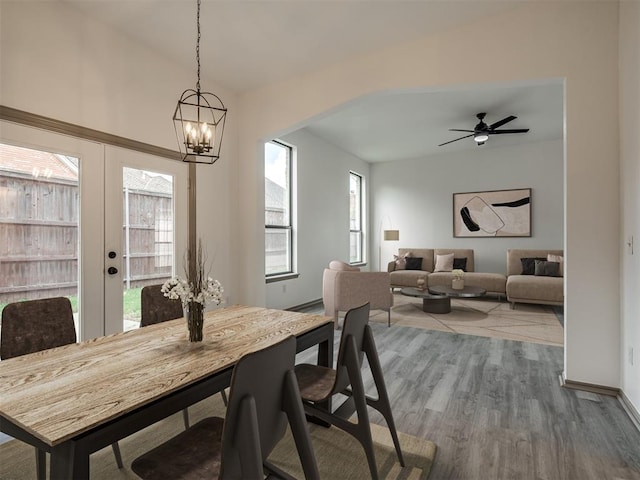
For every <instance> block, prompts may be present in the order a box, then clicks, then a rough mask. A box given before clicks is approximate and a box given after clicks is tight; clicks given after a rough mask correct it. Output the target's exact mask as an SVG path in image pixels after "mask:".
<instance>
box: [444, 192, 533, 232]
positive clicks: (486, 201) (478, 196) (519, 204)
mask: <svg viewBox="0 0 640 480" xmlns="http://www.w3.org/2000/svg"><path fill="white" fill-rule="evenodd" d="M453 236H454V237H530V236H531V189H530V188H523V189H519V190H494V191H489V192H470V193H454V194H453Z"/></svg>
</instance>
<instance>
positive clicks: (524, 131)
mask: <svg viewBox="0 0 640 480" xmlns="http://www.w3.org/2000/svg"><path fill="white" fill-rule="evenodd" d="M528 131H529V129H528V128H516V129H514V130H489V131H488V132H487V133H488V134H489V135H496V134H500V133H527V132H528Z"/></svg>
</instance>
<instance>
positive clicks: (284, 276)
mask: <svg viewBox="0 0 640 480" xmlns="http://www.w3.org/2000/svg"><path fill="white" fill-rule="evenodd" d="M299 276H300V274H299V273H285V274H282V275H274V276H272V277H266V278H265V282H266V283H275V282H282V281H284V280H292V279H294V278H298V277H299Z"/></svg>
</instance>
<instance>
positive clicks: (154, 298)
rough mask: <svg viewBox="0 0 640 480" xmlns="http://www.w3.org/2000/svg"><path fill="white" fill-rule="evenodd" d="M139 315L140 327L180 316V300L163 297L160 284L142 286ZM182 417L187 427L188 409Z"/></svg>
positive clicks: (225, 402)
mask: <svg viewBox="0 0 640 480" xmlns="http://www.w3.org/2000/svg"><path fill="white" fill-rule="evenodd" d="M140 306H141V310H142V311H141V317H140V327H146V326H147V325H153V324H156V323H162V322H167V321H169V320H175V319H176V318H182V317H183V316H184V312H183V310H182V302H181V301H180V300H172V299H170V298H169V297H165V296H164V293H163V292H162V285H147V286H146V287H142V292H140ZM220 394H221V395H222V401H223V402H224V404H225V405H226V404H227V394H226V393H225V392H224V390H222V391H221V392H220ZM182 419H183V421H184V428H189V410H187V409H186V408H185V409H184V410H182Z"/></svg>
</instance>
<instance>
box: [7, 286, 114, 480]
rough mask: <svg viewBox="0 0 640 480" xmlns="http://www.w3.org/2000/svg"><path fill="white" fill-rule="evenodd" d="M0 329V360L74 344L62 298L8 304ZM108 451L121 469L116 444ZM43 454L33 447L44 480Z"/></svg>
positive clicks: (70, 318) (69, 314)
mask: <svg viewBox="0 0 640 480" xmlns="http://www.w3.org/2000/svg"><path fill="white" fill-rule="evenodd" d="M1 326H2V329H1V330H0V358H1V359H2V360H6V359H8V358H13V357H19V356H21V355H26V354H28V353H34V352H39V351H41V350H47V349H49V348H55V347H61V346H63V345H69V344H71V343H76V327H75V324H74V322H73V309H72V308H71V302H70V301H69V299H68V298H65V297H55V298H43V299H40V300H27V301H24V302H15V303H10V304H8V305H7V306H5V307H4V310H2V324H1ZM111 448H112V449H113V454H114V456H115V458H116V463H117V465H118V468H122V456H121V455H120V448H119V446H118V443H112V444H111ZM45 453H46V452H44V451H43V450H39V449H38V448H36V470H37V478H38V480H44V479H45V478H46V455H45Z"/></svg>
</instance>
